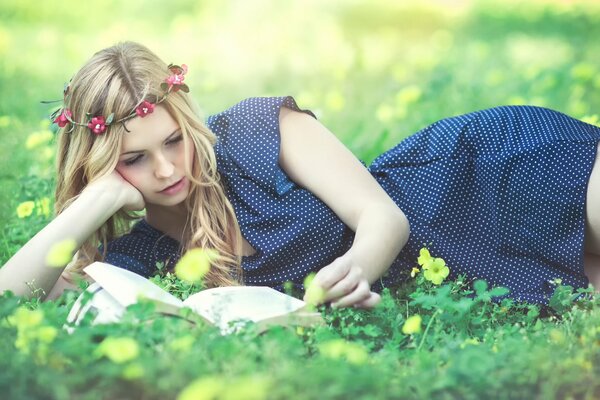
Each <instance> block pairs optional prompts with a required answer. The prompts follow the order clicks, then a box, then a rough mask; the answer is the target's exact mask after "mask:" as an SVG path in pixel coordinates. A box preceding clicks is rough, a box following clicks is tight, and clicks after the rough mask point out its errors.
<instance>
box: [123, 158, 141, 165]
mask: <svg viewBox="0 0 600 400" xmlns="http://www.w3.org/2000/svg"><path fill="white" fill-rule="evenodd" d="M140 158H142V156H135V157H133V158H130V159H129V160H125V161H123V163H125V165H133V164H135V163H136V162H138V161H139V159H140Z"/></svg>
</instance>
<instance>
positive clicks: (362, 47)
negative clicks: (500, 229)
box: [0, 0, 600, 399]
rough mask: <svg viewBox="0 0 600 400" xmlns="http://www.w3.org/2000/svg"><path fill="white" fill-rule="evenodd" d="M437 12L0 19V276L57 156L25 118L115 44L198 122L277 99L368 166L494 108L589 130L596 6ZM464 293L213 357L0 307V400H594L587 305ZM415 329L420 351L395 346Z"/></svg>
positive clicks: (140, 6) (442, 8)
mask: <svg viewBox="0 0 600 400" xmlns="http://www.w3.org/2000/svg"><path fill="white" fill-rule="evenodd" d="M444 4H445V3H443V2H441V1H440V2H433V1H432V2H427V3H425V2H421V3H419V4H417V3H414V2H410V3H409V2H397V1H384V0H377V1H373V2H368V3H367V2H343V1H332V2H327V3H324V2H323V3H321V2H316V1H314V2H308V3H302V4H301V3H295V2H289V3H278V2H273V1H264V2H258V1H257V2H234V3H232V5H231V7H224V6H223V5H222V4H221V3H219V2H211V1H206V2H204V1H203V2H190V1H184V0H177V1H171V2H170V3H169V6H168V7H166V6H165V5H164V4H162V3H158V2H142V1H137V0H132V1H129V2H126V3H117V2H115V1H98V2H95V3H94V4H93V6H91V5H88V4H87V3H86V4H83V3H81V4H80V3H73V2H52V1H50V2H42V3H39V2H33V1H25V0H6V1H3V4H2V6H1V7H0V21H1V23H0V88H1V92H2V93H3V94H4V95H3V96H0V140H1V141H2V145H1V146H0V171H1V172H0V183H1V185H2V189H1V190H0V221H1V225H2V227H3V229H2V235H1V236H0V262H5V261H6V260H8V258H9V257H10V256H11V255H12V254H13V253H14V252H16V251H17V250H18V248H19V247H20V246H22V245H23V244H24V243H25V242H26V241H27V240H28V239H29V238H30V237H31V236H33V235H34V234H35V233H36V232H37V231H38V230H39V229H41V228H42V227H43V226H44V225H45V224H46V223H48V221H49V220H50V218H51V216H49V215H44V213H38V212H34V213H33V214H32V216H30V217H27V218H25V219H20V218H18V217H17V215H16V208H17V206H18V205H19V204H21V203H22V202H24V201H39V200H40V199H43V198H45V197H49V198H51V197H52V191H53V178H52V176H53V162H54V160H53V154H52V150H53V146H54V140H53V139H52V140H49V141H46V142H41V143H38V144H37V145H35V146H30V147H29V148H28V147H27V146H26V143H27V141H28V138H31V137H32V135H33V134H34V133H37V134H38V135H39V133H40V132H48V131H49V130H50V131H51V128H50V127H49V125H48V122H47V120H45V118H46V117H47V115H48V114H49V113H50V111H52V109H51V108H49V107H47V106H43V105H41V104H40V103H39V101H40V100H51V99H55V98H59V97H60V94H61V90H62V86H63V82H65V81H68V79H69V78H70V76H71V75H72V74H73V73H74V72H75V70H76V69H77V68H78V67H79V65H81V64H82V63H83V62H84V61H85V59H87V58H88V57H89V56H91V54H92V53H93V52H94V51H95V50H97V49H100V48H101V47H104V46H108V45H110V44H112V43H113V42H115V41H117V40H119V39H122V38H130V39H132V40H138V41H140V42H142V43H146V44H147V45H149V46H150V47H151V48H152V49H153V50H155V51H156V52H157V53H158V54H160V55H161V56H163V57H164V58H165V60H166V61H167V62H169V61H173V62H186V63H187V64H188V65H189V66H190V73H189V78H188V79H189V85H190V87H191V90H192V93H193V94H194V96H195V97H196V98H197V100H198V102H199V103H200V105H201V107H202V109H203V110H204V111H205V114H206V115H209V114H212V113H215V112H218V111H220V110H222V109H224V108H226V107H228V106H230V105H232V104H234V103H235V102H237V101H239V100H241V99H243V98H246V97H252V96H271V95H288V94H290V95H293V96H294V97H295V98H296V100H297V102H298V104H299V105H300V107H302V108H308V109H311V110H313V111H314V112H315V113H316V114H317V116H318V117H319V119H320V120H321V121H322V122H323V123H324V124H325V125H326V126H328V127H329V128H330V129H331V131H332V132H334V133H335V134H336V135H337V136H338V137H339V138H340V139H341V140H342V141H343V142H344V143H345V144H346V145H347V146H348V147H349V148H350V149H351V150H352V151H353V152H354V154H356V155H357V157H359V158H360V159H362V160H364V161H365V162H367V164H368V163H369V162H370V161H371V160H373V159H374V158H375V157H376V156H377V155H379V154H380V153H381V152H383V151H385V150H387V149H389V148H391V147H392V146H394V145H395V144H396V143H398V141H400V140H402V139H403V138H405V137H407V136H408V135H410V134H411V133H413V132H416V131H418V130H419V129H421V128H423V127H425V126H426V125H427V124H429V123H431V122H434V121H436V120H438V119H440V118H443V117H447V116H452V115H457V114H462V113H466V112H470V111H473V110H476V109H481V108H486V107H491V106H495V105H500V104H535V105H540V106H546V107H550V108H554V109H557V110H559V111H562V112H565V113H567V114H569V115H572V116H574V117H577V118H588V119H589V120H593V118H594V116H595V118H596V121H597V118H598V114H600V73H599V71H600V65H599V64H598V61H597V60H598V58H597V55H598V53H599V50H600V44H599V43H598V41H597V40H595V39H594V38H596V37H598V36H599V34H600V32H599V31H600V24H599V23H598V22H599V21H600V7H599V6H598V5H597V4H596V3H595V2H593V1H581V0H580V1H573V2H559V1H529V2H526V3H524V2H517V1H502V2H500V1H491V0H483V1H460V2H455V3H453V6H452V7H450V6H446V5H444ZM91 10H93V12H90V11H91ZM134 16H135V17H134ZM40 136H41V137H43V136H44V135H43V134H42V135H40ZM439 256H442V257H443V255H439ZM415 263H416V260H415ZM450 267H452V266H450ZM465 282H466V280H460V279H459V280H457V281H452V282H444V283H443V284H442V285H440V286H435V285H432V284H431V283H429V282H426V281H424V280H423V279H422V278H420V277H419V276H417V279H415V280H411V281H410V282H409V283H407V284H406V285H404V286H402V287H399V288H394V289H393V290H389V291H387V292H385V293H384V296H383V302H382V304H381V306H380V307H378V308H377V309H376V310H374V311H372V312H365V311H360V310H352V309H349V310H331V309H323V310H322V311H323V314H324V316H325V318H326V320H327V322H328V324H327V326H326V327H322V328H317V329H304V330H298V331H296V330H288V329H272V330H270V331H268V332H266V333H264V334H261V335H259V334H257V333H256V332H254V331H253V330H252V329H249V330H247V331H245V332H244V333H241V334H239V335H233V336H226V337H222V336H220V335H219V334H218V332H217V331H216V330H215V329H212V328H210V327H207V326H204V325H202V324H199V325H197V326H196V327H194V328H190V327H189V326H186V325H183V323H182V322H180V321H178V320H172V319H167V318H153V319H151V320H150V321H149V322H146V323H143V324H140V323H139V322H138V321H139V320H140V319H142V320H144V319H146V318H149V315H150V312H151V310H150V309H149V308H151V307H150V306H149V305H147V304H146V305H143V304H142V305H138V306H135V307H133V308H132V309H130V310H129V312H128V314H127V317H126V318H125V321H124V322H123V323H122V324H115V325H106V326H91V325H89V324H87V325H86V324H84V326H82V327H80V328H79V329H78V330H77V331H76V333H75V334H72V335H68V334H66V333H65V332H64V331H62V324H63V323H64V321H65V318H66V314H67V312H68V310H69V307H70V305H71V304H72V303H73V301H74V299H75V297H76V293H73V292H69V293H66V294H65V295H64V296H63V297H62V298H61V299H59V300H58V301H56V302H49V303H42V304H39V303H37V302H29V303H28V302H25V301H23V300H22V299H19V298H17V297H13V296H10V295H9V294H5V295H3V296H2V297H0V334H1V335H2V337H3V339H4V340H3V341H2V342H1V344H0V346H1V354H2V355H3V357H1V358H0V369H1V370H2V371H3V372H2V374H0V388H2V393H3V396H5V397H7V398H73V397H76V398H99V397H103V398H120V397H124V398H146V399H147V398H151V399H152V398H175V397H178V396H181V398H186V396H191V397H194V398H201V396H205V398H210V396H211V393H213V394H214V393H218V394H219V395H220V396H221V398H295V397H299V398H319V399H322V398H349V397H350V398H439V399H446V398H466V399H469V398H485V397H492V398H540V399H541V398H543V399H551V398H589V399H593V398H598V397H600V384H599V383H598V382H599V380H598V376H599V375H600V374H599V372H598V371H599V368H600V357H599V354H600V352H599V346H600V311H598V299H597V298H590V299H585V300H581V301H579V302H575V301H574V300H573V299H574V297H576V296H577V294H578V293H577V292H576V291H574V290H572V289H571V288H569V287H562V286H560V285H558V286H557V290H556V292H555V296H554V298H553V300H552V302H551V305H550V306H549V307H548V308H541V307H539V306H536V305H528V304H515V303H512V302H510V301H508V300H503V301H502V302H499V303H494V302H492V301H489V300H490V298H489V297H490V296H491V294H490V293H489V290H488V288H486V287H484V284H483V283H479V284H477V286H475V287H471V286H469V285H466V284H465ZM174 290H175V291H176V289H174ZM492 294H493V293H492ZM19 310H20V311H19ZM23 310H37V311H31V312H32V313H33V314H31V313H28V312H27V311H23ZM413 315H419V316H420V317H421V319H422V323H421V327H420V331H419V332H415V333H412V334H405V333H403V332H402V327H403V326H404V323H405V321H406V320H407V318H409V317H410V316H413ZM11 316H12V317H11ZM9 321H12V322H9ZM99 349H100V350H99ZM115 353H116V354H118V355H120V356H121V358H119V356H115V355H114V354H115ZM213 397H214V396H213Z"/></svg>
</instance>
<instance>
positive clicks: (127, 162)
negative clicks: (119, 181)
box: [123, 135, 183, 167]
mask: <svg viewBox="0 0 600 400" xmlns="http://www.w3.org/2000/svg"><path fill="white" fill-rule="evenodd" d="M181 140H183V136H182V135H179V136H177V137H175V138H173V139H171V140H169V141H168V142H167V146H169V145H172V144H177V143H179V142H181ZM142 157H143V156H142V155H138V156H136V157H134V158H132V159H129V160H125V161H123V164H125V165H126V166H128V167H129V166H131V165H134V164H136V163H137V162H138V161H139V160H140V158H142Z"/></svg>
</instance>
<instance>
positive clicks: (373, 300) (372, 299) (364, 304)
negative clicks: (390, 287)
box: [354, 292, 381, 308]
mask: <svg viewBox="0 0 600 400" xmlns="http://www.w3.org/2000/svg"><path fill="white" fill-rule="evenodd" d="M380 301H381V296H380V295H379V294H378V293H375V292H371V295H370V296H369V298H367V299H366V300H363V301H361V302H359V303H356V304H354V307H356V308H373V307H375V306H376V305H377V304H379V302H380Z"/></svg>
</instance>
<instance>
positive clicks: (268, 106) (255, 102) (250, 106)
mask: <svg viewBox="0 0 600 400" xmlns="http://www.w3.org/2000/svg"><path fill="white" fill-rule="evenodd" d="M282 106H286V107H288V108H291V109H293V110H296V111H301V112H305V113H308V114H310V115H312V116H313V117H315V115H314V114H313V112H312V111H310V110H304V109H301V108H300V107H299V106H298V104H297V103H296V100H295V99H294V97H292V96H278V97H271V96H268V97H249V98H246V99H244V100H241V101H239V102H237V103H235V104H234V105H232V106H230V107H229V108H227V109H225V110H224V111H221V112H220V113H217V114H214V115H211V116H210V117H208V121H209V123H211V122H213V121H215V120H217V119H219V118H223V117H234V118H235V117H239V116H249V115H265V114H266V115H274V114H275V115H278V112H279V109H280V108H281V107H282ZM315 118H316V117H315Z"/></svg>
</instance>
